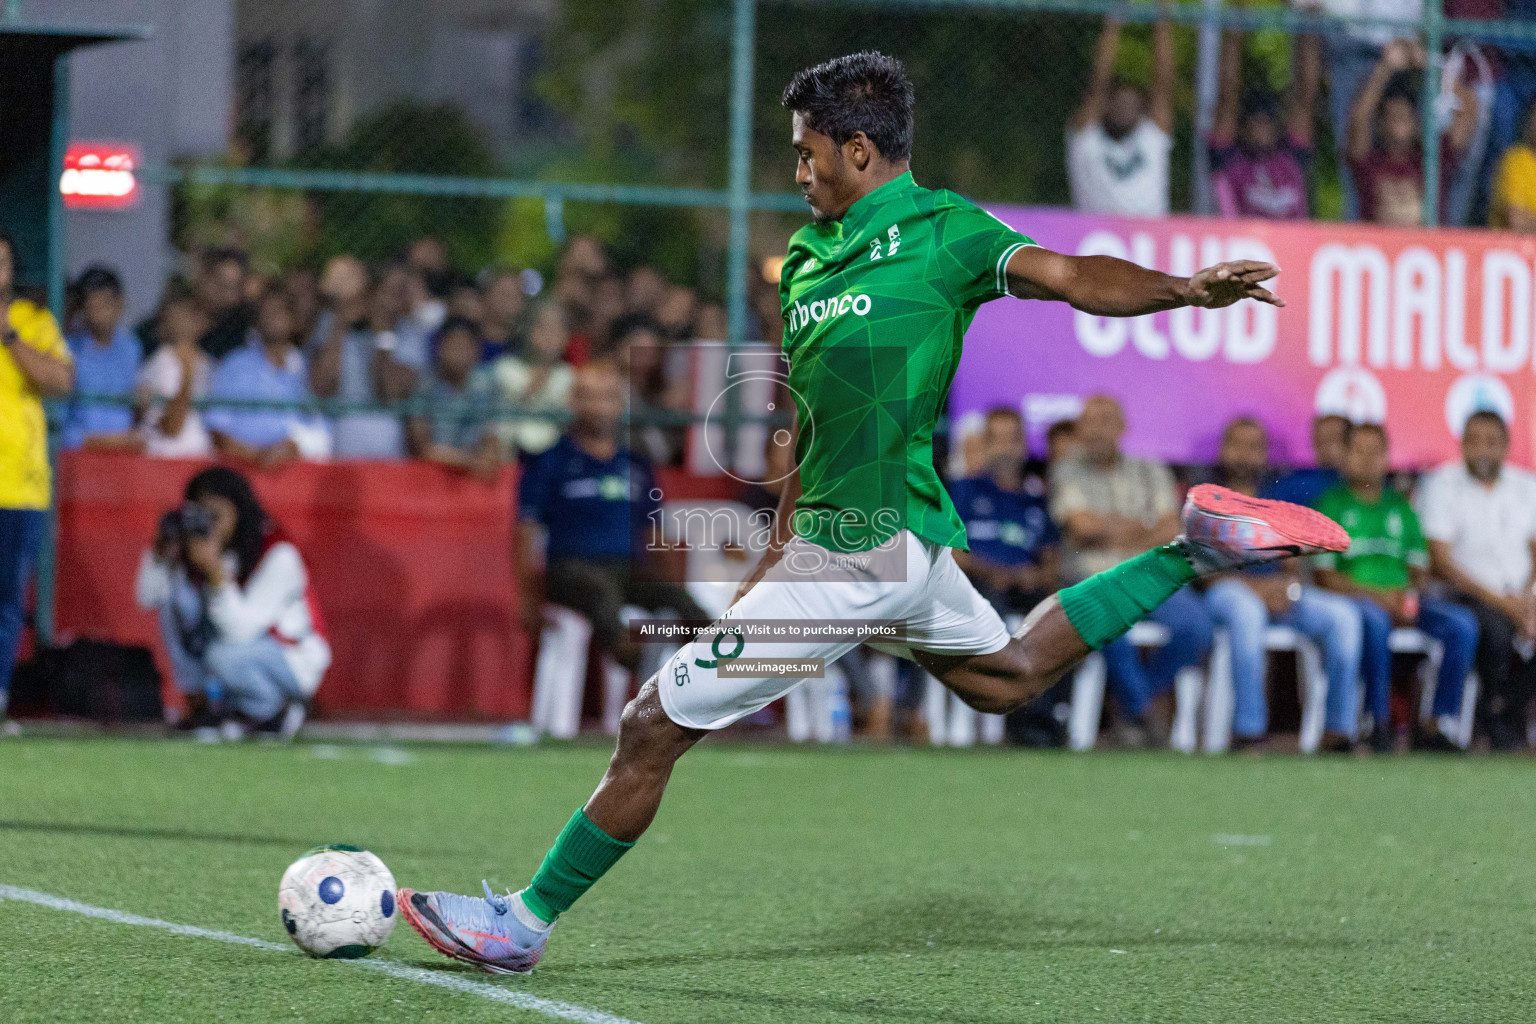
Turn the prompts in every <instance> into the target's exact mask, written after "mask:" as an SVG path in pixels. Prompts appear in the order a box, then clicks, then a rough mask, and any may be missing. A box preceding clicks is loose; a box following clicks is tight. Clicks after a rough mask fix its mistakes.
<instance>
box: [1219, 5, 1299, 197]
mask: <svg viewBox="0 0 1536 1024" xmlns="http://www.w3.org/2000/svg"><path fill="white" fill-rule="evenodd" d="M1294 39H1295V44H1294V45H1295V56H1294V57H1293V59H1292V62H1291V66H1292V69H1293V70H1292V75H1291V89H1290V96H1289V98H1288V100H1287V102H1286V105H1285V113H1284V116H1283V118H1282V116H1281V113H1280V104H1279V103H1278V101H1277V100H1276V98H1275V97H1274V96H1273V95H1271V94H1269V93H1268V92H1256V93H1252V94H1250V95H1249V96H1248V97H1247V99H1246V100H1243V99H1242V98H1241V96H1240V94H1241V91H1242V59H1243V34H1242V33H1241V32H1238V31H1236V30H1229V31H1227V32H1226V33H1225V34H1224V35H1223V36H1222V42H1221V84H1220V90H1219V92H1218V94H1217V99H1216V119H1215V124H1214V125H1213V126H1212V128H1211V136H1210V140H1209V141H1210V150H1211V171H1212V173H1211V187H1212V189H1213V190H1214V191H1215V193H1216V207H1217V209H1218V210H1219V211H1220V212H1221V215H1222V216H1223V217H1257V218H1263V219H1266V220H1305V219H1306V216H1307V198H1308V196H1307V168H1308V167H1309V166H1310V165H1311V162H1312V111H1313V108H1314V107H1315V106H1316V105H1317V87H1318V80H1319V77H1320V75H1321V70H1320V63H1321V58H1320V56H1319V48H1320V47H1319V42H1318V38H1317V36H1315V35H1298V36H1295V37H1294Z"/></svg>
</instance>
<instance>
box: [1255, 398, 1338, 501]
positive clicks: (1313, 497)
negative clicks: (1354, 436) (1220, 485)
mask: <svg viewBox="0 0 1536 1024" xmlns="http://www.w3.org/2000/svg"><path fill="white" fill-rule="evenodd" d="M1348 436H1349V420H1347V419H1345V418H1344V417H1343V416H1340V415H1338V414H1337V413H1327V414H1325V415H1322V416H1318V417H1316V418H1314V419H1313V420H1312V461H1313V462H1314V463H1316V465H1313V466H1303V467H1302V468H1300V469H1293V470H1291V471H1290V472H1289V473H1287V474H1285V476H1283V477H1281V478H1280V479H1279V480H1276V481H1275V482H1274V483H1272V484H1270V485H1269V486H1267V487H1264V488H1262V494H1263V497H1265V498H1271V499H1273V500H1275V501H1289V502H1291V503H1293V504H1296V505H1305V506H1306V507H1307V508H1316V507H1317V500H1318V499H1319V498H1321V497H1322V496H1323V495H1324V494H1325V493H1326V492H1328V491H1329V490H1331V489H1332V488H1334V487H1335V486H1337V485H1338V482H1339V479H1340V478H1339V467H1340V466H1341V465H1343V463H1344V439H1345V438H1346V437H1348Z"/></svg>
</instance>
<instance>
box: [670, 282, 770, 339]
mask: <svg viewBox="0 0 1536 1024" xmlns="http://www.w3.org/2000/svg"><path fill="white" fill-rule="evenodd" d="M773 301H774V308H775V310H777V308H778V301H779V300H778V294H777V293H776V292H775V293H774V296H773ZM698 307H699V297H698V296H697V295H695V294H694V293H693V289H692V288H685V287H683V286H682V285H680V284H675V285H673V286H672V287H670V288H668V289H667V295H666V298H664V299H662V301H661V305H660V306H659V307H657V309H656V323H657V326H659V327H660V328H661V336H662V337H663V338H665V339H666V340H667V341H668V342H680V341H692V340H693V338H694V334H693V317H694V313H695V311H697V309H698ZM774 319H778V317H777V316H775V317H774Z"/></svg>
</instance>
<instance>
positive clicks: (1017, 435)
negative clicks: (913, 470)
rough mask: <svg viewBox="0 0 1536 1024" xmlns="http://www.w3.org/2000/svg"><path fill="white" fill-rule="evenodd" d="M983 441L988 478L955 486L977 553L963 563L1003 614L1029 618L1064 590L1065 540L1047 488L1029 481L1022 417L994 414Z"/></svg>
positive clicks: (958, 557) (965, 554)
mask: <svg viewBox="0 0 1536 1024" xmlns="http://www.w3.org/2000/svg"><path fill="white" fill-rule="evenodd" d="M981 436H982V446H981V447H982V451H981V454H982V459H983V461H984V464H985V466H986V471H985V472H983V473H982V474H980V475H978V476H973V477H966V478H965V479H963V480H956V481H954V482H953V483H951V484H950V485H949V496H950V498H951V499H952V500H953V501H954V503H955V510H956V511H957V512H959V513H960V519H961V521H962V522H964V523H965V533H966V536H967V537H968V538H969V540H970V545H971V547H970V550H969V551H960V550H956V551H955V562H956V563H957V564H958V565H959V566H960V568H961V570H962V571H963V572H964V573H965V574H966V575H967V576H969V577H970V578H971V582H972V583H974V584H976V588H977V589H978V590H980V591H981V592H982V594H983V595H984V596H985V597H986V598H987V600H989V601H991V602H992V604H993V605H994V606H995V607H996V608H997V610H998V611H999V612H1000V613H1002V614H1005V615H1006V614H1007V613H1009V612H1027V611H1029V609H1031V608H1033V607H1034V606H1035V605H1036V604H1038V603H1040V601H1041V599H1042V598H1044V597H1045V596H1046V595H1047V594H1049V593H1051V592H1052V591H1054V590H1055V589H1056V588H1057V586H1058V585H1059V582H1060V568H1059V560H1058V557H1057V545H1058V544H1059V543H1060V541H1061V537H1060V534H1059V533H1058V532H1057V529H1056V524H1055V523H1054V522H1052V521H1051V514H1050V508H1049V506H1048V505H1047V504H1046V501H1045V489H1044V487H1043V486H1042V485H1041V482H1040V480H1039V479H1038V478H1037V477H1029V478H1026V477H1025V476H1024V455H1025V451H1026V448H1025V442H1024V421H1023V419H1022V418H1020V416H1019V414H1018V412H1017V411H1016V410H1014V409H1009V408H997V409H993V410H991V411H990V412H988V413H987V418H986V421H985V423H984V424H983V426H982V434H981Z"/></svg>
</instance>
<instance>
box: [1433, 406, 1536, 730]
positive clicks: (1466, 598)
mask: <svg viewBox="0 0 1536 1024" xmlns="http://www.w3.org/2000/svg"><path fill="white" fill-rule="evenodd" d="M1508 455H1509V428H1508V426H1507V425H1506V424H1505V423H1504V420H1503V418H1502V417H1500V416H1499V414H1498V413H1495V412H1487V411H1484V412H1476V413H1473V414H1472V415H1471V416H1470V417H1469V418H1468V419H1467V425H1466V428H1465V429H1464V430H1463V432H1462V435H1461V460H1460V461H1458V462H1453V463H1447V464H1446V465H1444V466H1442V467H1440V468H1439V469H1438V470H1436V471H1435V472H1433V473H1431V474H1430V475H1429V476H1428V477H1426V478H1425V480H1424V482H1423V483H1422V484H1421V486H1420V488H1419V502H1418V507H1419V516H1420V518H1421V519H1422V521H1423V523H1424V536H1425V538H1426V539H1428V541H1429V564H1430V570H1431V571H1432V572H1433V573H1434V575H1435V577H1436V578H1437V579H1439V580H1441V581H1442V582H1443V583H1444V584H1445V585H1446V587H1447V588H1448V589H1449V590H1450V594H1451V597H1452V599H1453V600H1455V601H1457V602H1459V603H1460V604H1462V605H1464V606H1466V607H1467V608H1469V609H1471V611H1472V614H1474V615H1475V616H1477V624H1478V631H1479V634H1478V644H1477V675H1478V678H1479V680H1480V682H1481V684H1482V690H1481V701H1480V703H1481V707H1480V708H1479V711H1480V717H1481V719H1482V721H1481V724H1482V725H1483V726H1484V727H1485V728H1486V730H1487V732H1488V738H1489V741H1490V742H1491V744H1492V745H1493V748H1494V749H1495V750H1516V749H1519V748H1521V747H1523V746H1525V729H1526V705H1527V704H1528V703H1529V702H1530V699H1531V695H1532V692H1533V689H1536V660H1533V657H1532V655H1533V654H1536V591H1533V589H1532V585H1533V582H1536V572H1533V566H1536V477H1533V476H1532V475H1531V474H1530V473H1528V472H1526V471H1525V470H1521V469H1516V468H1515V467H1513V466H1509V465H1506V464H1505V461H1504V460H1505V459H1506V458H1507V457H1508Z"/></svg>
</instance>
